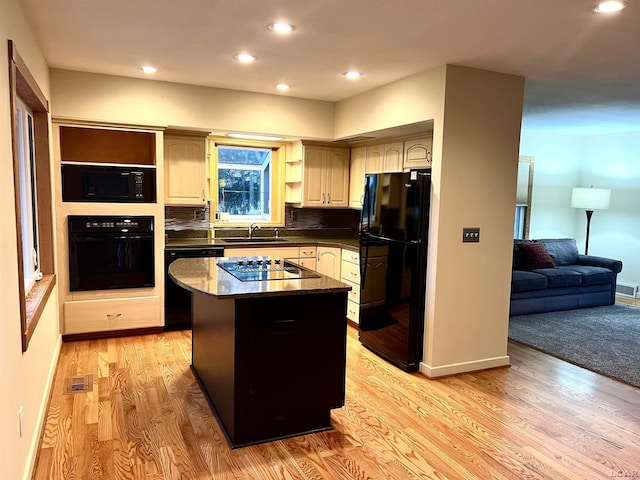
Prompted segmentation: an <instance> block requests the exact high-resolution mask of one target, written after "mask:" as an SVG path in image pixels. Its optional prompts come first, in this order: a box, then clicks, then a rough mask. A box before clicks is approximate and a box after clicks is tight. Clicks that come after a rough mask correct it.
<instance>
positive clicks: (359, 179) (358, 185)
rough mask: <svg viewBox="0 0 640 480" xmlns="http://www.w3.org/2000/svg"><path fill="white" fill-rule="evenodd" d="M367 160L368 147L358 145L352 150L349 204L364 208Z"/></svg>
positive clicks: (353, 206)
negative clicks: (363, 198) (363, 197)
mask: <svg viewBox="0 0 640 480" xmlns="http://www.w3.org/2000/svg"><path fill="white" fill-rule="evenodd" d="M366 160H367V149H366V147H358V148H353V149H352V150H351V162H350V164H351V167H350V168H349V206H350V207H351V208H362V196H363V194H364V172H365V162H366Z"/></svg>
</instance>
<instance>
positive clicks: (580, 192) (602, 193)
mask: <svg viewBox="0 0 640 480" xmlns="http://www.w3.org/2000/svg"><path fill="white" fill-rule="evenodd" d="M610 198H611V190H609V189H608V188H583V187H575V188H574V189H573V191H572V192H571V207H572V208H584V209H585V210H606V209H608V208H609V199H610Z"/></svg>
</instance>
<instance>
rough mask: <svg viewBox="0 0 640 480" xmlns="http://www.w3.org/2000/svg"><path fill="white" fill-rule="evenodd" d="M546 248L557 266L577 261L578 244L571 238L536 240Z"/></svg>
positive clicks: (572, 263)
mask: <svg viewBox="0 0 640 480" xmlns="http://www.w3.org/2000/svg"><path fill="white" fill-rule="evenodd" d="M538 241H539V242H540V243H542V244H543V245H544V248H546V249H547V251H548V252H549V255H551V258H552V259H553V263H555V265H556V266H557V267H559V266H561V265H574V264H576V263H578V246H577V245H576V241H575V239H573V238H542V239H540V240H538Z"/></svg>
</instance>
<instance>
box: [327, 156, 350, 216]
mask: <svg viewBox="0 0 640 480" xmlns="http://www.w3.org/2000/svg"><path fill="white" fill-rule="evenodd" d="M325 193H326V198H325V200H326V202H325V205H326V206H329V207H347V206H348V205H349V150H348V149H340V150H336V149H333V150H329V151H328V152H327V162H326V189H325Z"/></svg>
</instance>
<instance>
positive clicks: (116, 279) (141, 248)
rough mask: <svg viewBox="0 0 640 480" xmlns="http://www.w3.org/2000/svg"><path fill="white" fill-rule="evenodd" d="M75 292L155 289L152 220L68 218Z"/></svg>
mask: <svg viewBox="0 0 640 480" xmlns="http://www.w3.org/2000/svg"><path fill="white" fill-rule="evenodd" d="M68 227H69V287H70V290H71V291H72V292H73V291H83V290H109V289H116V288H143V287H153V286H155V268H154V248H153V244H154V242H153V217H152V216H103V215H101V216H95V215H92V216H79V215H69V219H68Z"/></svg>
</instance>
